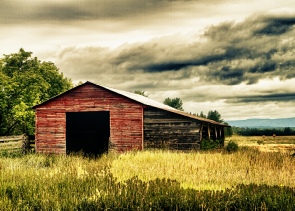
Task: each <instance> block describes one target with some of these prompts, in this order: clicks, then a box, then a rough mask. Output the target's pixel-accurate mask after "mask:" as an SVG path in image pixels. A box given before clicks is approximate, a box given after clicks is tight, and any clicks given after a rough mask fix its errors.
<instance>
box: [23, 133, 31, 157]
mask: <svg viewBox="0 0 295 211" xmlns="http://www.w3.org/2000/svg"><path fill="white" fill-rule="evenodd" d="M29 151H30V140H29V137H28V136H27V135H25V134H24V135H23V139H22V152H23V153H27V152H29Z"/></svg>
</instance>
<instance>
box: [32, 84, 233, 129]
mask: <svg viewBox="0 0 295 211" xmlns="http://www.w3.org/2000/svg"><path fill="white" fill-rule="evenodd" d="M85 84H91V85H94V86H97V87H102V88H104V89H107V90H109V91H112V92H114V93H117V94H119V95H121V96H124V97H127V98H129V99H131V100H133V101H136V102H138V103H140V104H143V105H146V106H150V107H154V108H158V109H162V110H166V111H169V112H172V113H176V114H179V115H182V116H186V117H189V118H192V119H197V120H199V121H202V122H208V123H211V124H215V125H221V126H226V127H228V125H225V124H222V123H219V122H216V121H213V120H210V119H206V118H202V117H199V116H195V115H192V114H188V113H186V112H184V111H180V110H177V109H175V108H172V107H170V106H168V105H165V104H163V103H160V102H158V101H155V100H152V99H150V98H147V97H145V96H142V95H139V94H135V93H131V92H127V91H123V90H119V89H114V88H110V87H107V86H102V85H97V84H94V83H92V82H89V81H87V82H85V83H84V84H81V85H79V86H77V87H80V86H83V85H85ZM77 87H75V88H73V89H76V88H77ZM71 90H72V89H71ZM71 90H68V91H66V92H64V93H62V94H60V95H64V94H65V93H68V92H70V91H71ZM60 95H57V96H55V97H53V98H51V99H49V100H47V101H45V102H43V103H41V104H39V105H36V106H34V107H33V108H34V109H36V108H37V107H39V106H40V105H43V104H45V103H46V102H48V101H52V100H54V99H56V98H58V97H59V96H60Z"/></svg>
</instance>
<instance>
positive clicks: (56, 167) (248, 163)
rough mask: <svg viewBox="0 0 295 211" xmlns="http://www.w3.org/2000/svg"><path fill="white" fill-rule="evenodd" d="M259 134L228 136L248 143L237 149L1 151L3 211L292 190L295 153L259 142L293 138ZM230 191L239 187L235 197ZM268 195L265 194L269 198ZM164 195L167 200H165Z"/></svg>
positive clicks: (156, 204) (157, 206) (153, 203)
mask: <svg viewBox="0 0 295 211" xmlns="http://www.w3.org/2000/svg"><path fill="white" fill-rule="evenodd" d="M261 139H262V137H247V138H244V137H237V136H235V137H231V138H230V139H228V140H227V141H229V140H234V141H237V142H238V143H239V145H240V146H248V147H240V149H239V151H238V152H235V153H227V152H226V151H225V150H218V151H212V152H175V151H141V152H128V153H123V154H117V153H110V154H108V155H103V156H102V157H101V158H97V159H91V158H85V157H82V156H79V155H73V156H49V155H41V154H28V155H21V154H9V153H8V154H7V153H1V152H0V210H95V209H96V208H100V209H102V210H107V209H111V208H116V209H119V210H121V209H123V208H124V209H128V207H129V208H130V209H131V208H132V210H141V208H142V209H151V210H161V209H163V206H164V208H165V206H172V205H173V207H174V208H176V207H177V206H180V204H182V205H183V206H184V207H185V208H186V209H187V208H189V207H190V206H192V204H193V202H192V201H195V200H196V198H195V197H196V194H205V195H201V196H200V197H201V198H202V200H221V201H222V200H225V201H226V202H225V204H224V206H230V204H231V203H236V201H239V200H244V198H245V197H241V196H239V194H242V191H240V190H238V189H237V188H236V187H238V186H239V185H241V184H243V185H253V184H254V185H258V187H260V186H263V185H266V186H267V187H275V190H274V192H275V195H278V193H279V191H282V190H285V189H284V188H287V187H288V188H295V158H294V157H292V156H291V155H290V152H291V151H290V150H287V151H286V150H283V151H282V152H281V150H276V151H278V152H274V151H270V150H264V148H263V147H270V146H272V145H271V144H278V146H279V145H289V144H293V145H292V146H294V137H292V138H291V137H288V138H286V137H284V138H281V137H276V138H275V140H278V141H279V143H276V142H275V140H273V139H272V137H271V138H270V141H267V140H264V141H265V142H266V143H264V144H261V143H260V144H258V143H257V141H259V140H261ZM264 139H266V138H265V137H264ZM293 149H294V148H293ZM260 150H261V151H260ZM286 152H287V153H286ZM173 181H175V182H173ZM247 187H248V186H247ZM252 189H253V190H254V189H255V188H253V187H251V188H250V190H251V191H252ZM186 190H187V191H186ZM207 190H208V191H214V192H206V191H207ZM235 190H237V192H236V193H235V194H234V195H233V192H234V191H235ZM294 190H295V189H294ZM192 191H205V192H192ZM216 191H217V192H216ZM218 191H221V192H218ZM222 191H225V192H222ZM287 191H289V190H287ZM248 192H249V191H248ZM248 192H247V194H249V197H250V198H251V197H252V196H253V197H254V195H255V194H254V195H253V193H252V192H250V193H248ZM258 192H259V193H256V195H257V197H258V195H259V194H260V193H263V191H262V188H261V187H260V188H259V191H258ZM165 194H166V195H165ZM206 194H207V195H206ZM208 194H209V195H208ZM214 194H217V195H216V196H215V195H214ZM218 194H221V195H220V197H218V196H219V195H218ZM222 194H223V195H222ZM224 194H227V195H224ZM271 194H273V193H271ZM271 194H270V195H269V196H271V197H270V198H271V199H269V200H271V202H270V203H274V202H273V200H274V199H273V197H274V195H271ZM284 194H285V192H284ZM256 195H255V196H256ZM289 195H290V194H289ZM294 195H295V194H294V193H292V192H291V198H290V199H288V198H287V196H284V197H283V198H282V200H286V199H288V203H289V202H290V204H295V198H292V197H293V196H294ZM205 196H206V197H205ZM142 197H143V198H142ZM163 197H164V198H163ZM259 197H260V196H259ZM278 197H279V195H278ZM246 198H247V197H246ZM172 199H173V200H172ZM167 200H168V201H169V200H170V202H169V203H170V205H169V203H168V205H167V204H165V203H167V202H166V201H167ZM171 200H172V201H171ZM175 200H179V204H173V203H174V201H175ZM190 200H192V201H190ZM249 200H250V199H249ZM249 200H248V202H244V203H246V204H247V203H249V204H254V205H253V206H254V207H253V209H252V208H251V209H252V210H255V209H258V210H263V209H262V207H263V206H264V204H263V203H266V202H265V201H263V200H266V201H267V199H263V200H262V199H261V198H260V199H255V200H254V199H253V200H254V201H251V200H250V201H249ZM259 200H262V201H261V202H260V201H259ZM275 200H278V201H279V199H275ZM290 200H291V201H290ZM292 200H294V201H292ZM256 201H257V204H255V203H256ZM230 202H231V203H230ZM262 202H263V203H262ZM293 202H294V203H293ZM149 203H150V204H149ZM162 203H164V204H162ZM199 203H200V204H198V205H196V206H197V207H199V208H200V210H202V209H203V208H204V209H205V210H206V209H209V210H212V209H213V210H215V208H216V209H217V207H218V206H223V205H221V204H220V203H221V202H218V203H217V202H210V203H209V202H208V203H209V204H206V203H205V202H199ZM215 203H217V204H215ZM239 203H241V202H239ZM276 203H279V202H276ZM284 203H286V201H284V202H283V204H284ZM142 204H143V205H144V206H145V207H142V206H143V205H142ZM211 205H212V207H211ZM242 205H243V204H242ZM242 205H241V204H240V205H239V206H242ZM265 205H267V203H266V204H265ZM202 206H203V207H202ZM234 206H237V205H236V204H235V205H234ZM243 206H244V205H243ZM247 206H248V205H247ZM259 206H260V208H261V209H260V208H259ZM268 206H270V205H268ZM271 206H273V205H271ZM291 206H292V205H291ZM294 206H295V205H294ZM206 207H207V208H206ZM266 207H267V206H266ZM193 208H195V207H193ZM193 208H191V209H192V210H193ZM201 208H202V209H201ZM289 208H290V207H289ZM294 208H295V207H294ZM247 209H248V207H247ZM251 209H250V210H251ZM292 209H293V207H292ZM168 210H175V209H168ZM217 210H218V209H217ZM225 210H226V209H225Z"/></svg>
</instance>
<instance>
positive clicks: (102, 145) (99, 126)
mask: <svg viewBox="0 0 295 211" xmlns="http://www.w3.org/2000/svg"><path fill="white" fill-rule="evenodd" d="M109 137H110V112H109V111H98V112H67V113H66V150H67V154H68V153H72V152H81V151H82V152H83V153H84V154H86V155H95V156H96V155H100V154H102V153H104V152H107V151H108V145H109Z"/></svg>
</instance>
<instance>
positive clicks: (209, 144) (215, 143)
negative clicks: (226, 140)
mask: <svg viewBox="0 0 295 211" xmlns="http://www.w3.org/2000/svg"><path fill="white" fill-rule="evenodd" d="M220 145H221V142H220V141H219V140H211V139H203V140H202V141H201V150H211V149H217V148H219V147H220Z"/></svg>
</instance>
